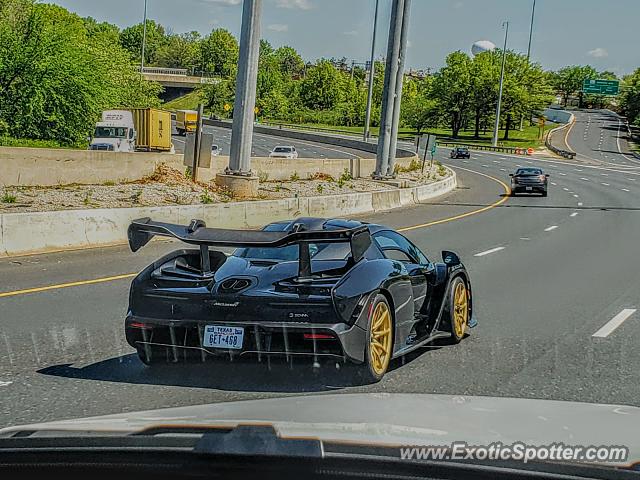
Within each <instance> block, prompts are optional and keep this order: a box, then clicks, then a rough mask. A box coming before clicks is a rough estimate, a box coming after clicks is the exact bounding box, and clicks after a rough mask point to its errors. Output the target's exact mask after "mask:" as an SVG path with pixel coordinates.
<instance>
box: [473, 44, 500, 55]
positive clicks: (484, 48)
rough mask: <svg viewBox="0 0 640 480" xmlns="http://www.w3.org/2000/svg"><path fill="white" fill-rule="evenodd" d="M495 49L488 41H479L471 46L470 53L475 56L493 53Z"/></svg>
mask: <svg viewBox="0 0 640 480" xmlns="http://www.w3.org/2000/svg"><path fill="white" fill-rule="evenodd" d="M495 49H496V45H495V43H493V42H490V41H489V40H479V41H477V42H476V43H474V44H473V45H472V46H471V53H473V55H474V56H475V55H480V54H481V53H484V52H493V51H494V50H495Z"/></svg>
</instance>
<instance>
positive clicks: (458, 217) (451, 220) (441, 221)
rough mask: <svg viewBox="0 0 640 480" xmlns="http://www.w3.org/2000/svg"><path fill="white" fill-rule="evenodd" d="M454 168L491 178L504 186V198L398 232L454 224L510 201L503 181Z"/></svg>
mask: <svg viewBox="0 0 640 480" xmlns="http://www.w3.org/2000/svg"><path fill="white" fill-rule="evenodd" d="M453 168H456V169H458V170H464V171H466V172H471V173H475V174H476V175H481V176H483V177H486V178H489V179H491V180H493V181H494V182H497V183H499V184H500V185H501V186H502V188H503V189H504V193H505V196H504V197H502V198H501V199H500V200H498V201H497V202H495V203H492V204H491V205H487V206H486V207H482V208H479V209H478V210H473V211H471V212H466V213H461V214H460V215H455V216H453V217H448V218H443V219H441V220H434V221H433V222H429V223H423V224H421V225H413V226H411V227H404V228H398V229H397V230H398V232H409V231H411V230H418V229H420V228H427V227H432V226H434V225H440V224H442V223H448V222H453V221H455V220H460V219H462V218H467V217H471V216H472V215H478V214H479V213H483V212H486V211H487V210H491V209H493V208H496V207H499V206H500V205H502V204H503V203H505V202H506V201H507V200H509V196H510V194H511V189H510V188H509V186H508V185H507V184H506V183H504V182H503V181H502V180H499V179H497V178H495V177H492V176H491V175H487V174H486V173H481V172H476V171H475V170H469V169H468V168H462V167H453Z"/></svg>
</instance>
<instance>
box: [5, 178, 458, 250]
mask: <svg viewBox="0 0 640 480" xmlns="http://www.w3.org/2000/svg"><path fill="white" fill-rule="evenodd" d="M447 170H448V171H449V176H448V177H447V178H445V179H443V180H440V181H438V182H434V183H430V184H427V185H420V186H417V187H411V188H405V189H398V190H383V191H374V192H360V193H349V194H344V195H326V196H319V197H299V198H286V199H278V200H261V201H255V202H234V203H221V204H215V205H177V206H169V207H140V208H116V209H91V210H62V211H55V212H36V213H6V214H0V257H11V256H19V255H27V254H33V253H49V252H55V251H61V250H74V249H81V248H93V247H103V246H109V245H118V244H123V243H126V242H127V228H128V227H129V224H130V223H131V221H132V220H134V219H137V218H143V217H151V218H153V219H154V220H158V221H164V222H171V223H180V224H187V223H189V221H190V220H192V219H194V218H197V219H202V220H204V221H205V222H206V223H207V225H209V226H211V227H213V226H220V225H224V227H225V228H232V229H242V228H259V227H262V226H264V225H265V224H267V223H270V222H274V221H278V220H285V219H290V218H296V217H345V216H349V215H361V214H365V213H371V212H377V211H383V210H391V209H395V208H400V207H406V206H410V205H416V204H419V203H421V202H424V201H426V200H430V199H432V198H435V197H438V196H440V195H444V194H446V193H449V192H451V191H452V190H454V189H455V188H456V186H457V177H456V174H455V172H453V171H452V170H450V169H447Z"/></svg>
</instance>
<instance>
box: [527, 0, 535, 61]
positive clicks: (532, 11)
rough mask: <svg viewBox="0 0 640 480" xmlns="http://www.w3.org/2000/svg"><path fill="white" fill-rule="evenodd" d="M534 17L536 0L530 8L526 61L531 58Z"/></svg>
mask: <svg viewBox="0 0 640 480" xmlns="http://www.w3.org/2000/svg"><path fill="white" fill-rule="evenodd" d="M535 19H536V0H533V8H532V9H531V28H530V29H529V48H527V62H528V61H529V59H530V58H531V40H532V39H533V24H534V22H535Z"/></svg>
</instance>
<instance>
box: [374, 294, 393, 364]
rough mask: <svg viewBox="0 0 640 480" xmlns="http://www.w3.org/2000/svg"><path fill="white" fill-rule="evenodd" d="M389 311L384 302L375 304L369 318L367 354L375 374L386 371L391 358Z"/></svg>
mask: <svg viewBox="0 0 640 480" xmlns="http://www.w3.org/2000/svg"><path fill="white" fill-rule="evenodd" d="M391 328H392V322H391V313H390V312H389V307H388V306H387V304H386V303H385V302H380V303H378V305H376V308H375V310H374V312H373V319H372V320H371V337H370V339H369V355H370V358H371V368H372V370H373V371H374V372H375V373H376V375H383V374H384V373H385V372H386V371H387V367H388V366H389V361H390V360H391V347H392V345H391V338H392V335H391Z"/></svg>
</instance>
